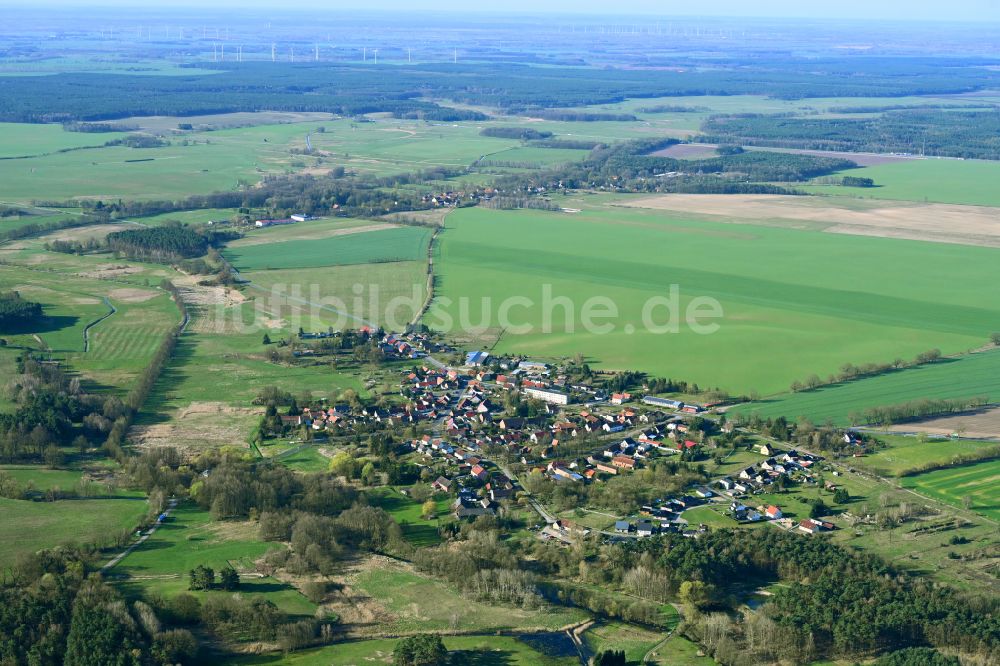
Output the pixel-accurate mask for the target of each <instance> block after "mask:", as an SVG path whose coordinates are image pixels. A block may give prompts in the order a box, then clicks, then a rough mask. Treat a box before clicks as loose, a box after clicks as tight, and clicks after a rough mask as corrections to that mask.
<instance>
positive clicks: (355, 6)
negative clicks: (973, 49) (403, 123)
mask: <svg viewBox="0 0 1000 666" xmlns="http://www.w3.org/2000/svg"><path fill="white" fill-rule="evenodd" d="M0 7H11V8H14V7H22V8H29V9H30V8H40V7H74V8H86V7H94V8H102V7H115V8H120V7H133V8H135V9H137V10H143V11H150V10H155V9H156V8H158V7H162V8H164V9H177V8H184V9H194V8H200V9H204V10H206V11H212V10H214V9H218V8H223V7H240V8H244V9H254V10H267V9H269V8H274V9H275V10H276V11H278V10H283V11H287V10H290V9H294V10H313V11H316V10H321V11H326V12H338V11H407V12H410V13H412V12H420V11H429V12H462V13H465V14H478V15H482V14H512V13H521V14H551V13H558V14H564V15H589V16H598V15H608V16H630V15H658V16H664V17H669V16H676V17H689V16H697V17H706V18H710V17H719V18H722V17H746V18H790V19H799V18H801V19H853V20H865V19H869V20H878V21H883V20H898V21H901V22H907V21H955V22H971V21H975V22H994V21H1000V0H957V1H956V2H952V3H948V4H947V5H945V4H942V3H937V2H933V3H932V2H922V3H912V2H906V1H904V0H883V1H882V2H879V3H872V2H870V0H841V2H838V3H836V4H834V5H822V6H809V5H807V4H805V3H802V2H801V1H800V0H770V1H767V2H757V3H747V2H745V1H740V0H706V1H703V2H697V1H692V0H679V1H675V2H663V1H662V0H660V1H657V0H633V2H631V3H629V5H628V11H627V12H623V11H621V8H620V6H618V5H614V6H613V9H608V3H607V2H604V1H598V0H544V1H543V2H537V1H535V2H532V1H531V0H506V1H505V2H504V3H503V6H502V7H496V8H488V9H484V8H476V9H471V10H470V9H469V7H468V4H467V3H466V2H462V1H460V0H422V1H419V2H407V1H405V0H370V1H366V2H359V1H357V0H349V1H347V2H333V3H330V2H321V1H318V0H287V1H283V2H281V3H277V2H275V0H216V1H215V2H213V3H211V5H207V6H206V5H205V3H202V2H198V1H197V0H149V1H147V2H136V1H135V0H97V1H94V0H35V1H32V2H26V1H25V0H0Z"/></svg>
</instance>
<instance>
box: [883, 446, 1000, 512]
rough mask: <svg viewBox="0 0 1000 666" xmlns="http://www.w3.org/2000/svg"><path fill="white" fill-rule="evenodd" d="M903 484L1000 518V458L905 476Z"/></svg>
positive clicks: (954, 504)
mask: <svg viewBox="0 0 1000 666" xmlns="http://www.w3.org/2000/svg"><path fill="white" fill-rule="evenodd" d="M902 481H903V486H904V487H906V488H912V489H913V490H915V491H917V492H918V493H922V494H924V495H928V496H930V497H933V498H934V499H937V500H941V501H942V502H946V503H948V504H951V505H953V506H965V505H966V502H968V508H969V509H971V510H972V511H975V512H976V513H978V514H981V515H983V516H985V517H986V518H989V519H991V520H994V521H995V520H1000V459H998V460H988V461H984V462H979V463H973V464H970V465H958V466H956V467H948V468H945V469H939V470H934V471H933V472H925V473H923V474H917V475H915V476H908V477H905V478H904V479H903V480H902Z"/></svg>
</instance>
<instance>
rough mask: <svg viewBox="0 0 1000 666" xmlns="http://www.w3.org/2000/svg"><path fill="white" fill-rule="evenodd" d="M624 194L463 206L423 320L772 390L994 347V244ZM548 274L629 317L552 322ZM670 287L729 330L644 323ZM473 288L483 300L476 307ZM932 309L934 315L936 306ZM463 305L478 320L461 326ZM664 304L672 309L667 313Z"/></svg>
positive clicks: (737, 388) (568, 290) (605, 362)
mask: <svg viewBox="0 0 1000 666" xmlns="http://www.w3.org/2000/svg"><path fill="white" fill-rule="evenodd" d="M618 201H634V199H630V198H627V197H624V198H621V199H620V200H619V199H617V198H614V197H606V196H603V197H595V198H594V200H593V201H590V200H588V198H587V197H586V196H583V197H576V198H573V199H569V200H568V201H567V204H566V205H572V206H575V207H577V208H581V209H582V212H581V213H578V214H565V213H550V212H540V211H492V210H482V209H463V210H459V211H456V212H455V213H454V214H452V215H451V216H449V218H448V223H447V224H448V229H447V230H446V231H445V232H444V233H443V234H442V236H441V240H440V249H439V252H438V257H437V261H436V262H435V274H436V277H437V284H438V291H436V293H435V297H436V298H438V300H436V301H435V303H434V304H433V305H432V307H431V310H430V311H429V313H428V315H427V316H426V317H425V323H427V324H428V325H429V326H431V327H432V328H435V327H436V326H440V325H441V324H442V323H451V324H452V328H453V330H455V331H456V332H458V329H460V328H464V330H461V333H463V334H468V333H469V329H472V333H474V334H476V335H477V336H478V340H479V342H478V344H480V345H486V346H491V345H493V344H494V343H495V342H496V341H497V339H498V337H499V338H500V341H499V345H498V346H497V348H496V349H497V351H503V352H512V353H526V354H532V355H537V356H542V357H547V358H555V357H564V356H571V355H573V354H575V353H578V352H580V353H584V354H585V355H586V356H587V357H588V360H589V361H590V362H591V363H592V364H594V365H596V366H598V367H602V368H607V369H619V370H624V369H637V370H643V371H646V372H649V373H652V374H655V375H660V376H668V377H684V378H685V379H686V380H687V381H693V382H697V383H698V384H699V385H700V386H702V387H706V386H711V387H720V388H722V389H725V390H729V391H731V392H750V391H753V390H756V391H758V392H760V393H762V394H765V395H766V394H770V393H775V392H778V391H781V390H783V389H785V388H786V387H787V386H788V385H789V384H790V383H791V382H792V381H793V380H796V379H804V378H805V377H806V376H808V375H809V374H811V373H817V374H819V375H821V376H825V375H827V374H829V373H832V372H834V371H836V370H838V369H839V368H840V367H841V366H842V365H843V364H844V363H846V362H851V363H855V364H860V363H864V362H875V361H883V362H884V361H887V360H891V359H892V358H895V357H897V356H902V357H905V358H912V357H914V356H915V355H916V354H918V353H920V352H922V351H925V350H927V349H929V348H932V347H938V348H940V349H941V350H942V351H944V352H945V353H955V352H961V351H965V350H968V349H972V348H977V347H981V346H982V345H983V343H984V342H985V341H986V340H987V337H988V335H989V333H990V332H991V328H992V327H993V326H995V321H996V316H997V315H996V310H995V309H994V305H993V303H994V300H993V299H991V298H990V296H989V295H988V293H987V292H989V290H990V289H991V287H990V286H988V285H990V284H992V283H993V282H994V280H995V278H996V277H997V268H996V267H997V265H998V264H997V262H996V258H997V250H993V249H990V248H982V247H966V246H957V245H940V244H929V243H918V242H912V241H904V240H895V239H882V238H866V237H855V236H848V235H843V234H827V233H823V232H818V231H811V230H798V229H786V228H775V227H765V226H760V225H755V224H741V225H733V224H728V223H720V222H715V221H709V220H706V219H695V218H694V217H693V216H687V215H683V214H678V213H672V212H667V211H651V210H641V209H629V208H623V207H620V206H615V205H613V204H614V203H616V202H618ZM954 280H961V281H962V284H963V285H966V286H965V288H964V289H963V290H962V292H960V293H957V292H955V290H953V289H950V288H948V286H947V285H949V284H951V283H952V281H954ZM543 285H550V286H551V292H549V293H550V295H551V298H550V301H551V299H554V298H557V297H568V298H570V299H571V300H572V302H573V303H572V305H573V308H575V312H576V313H577V315H579V313H580V312H581V309H582V307H583V305H584V302H585V301H587V299H589V298H592V297H606V298H609V299H610V300H611V302H613V303H614V306H615V307H616V308H617V311H618V313H619V316H618V317H617V318H615V317H612V318H606V319H603V320H601V321H600V323H602V324H604V323H607V322H608V321H610V322H612V323H613V324H614V325H613V330H611V331H610V332H606V333H605V334H588V333H587V332H586V331H583V330H581V328H580V323H579V320H577V322H576V327H575V330H573V331H571V330H569V329H568V328H567V326H566V323H567V322H566V314H565V308H564V307H563V306H557V307H553V308H551V313H552V315H553V316H552V321H551V322H550V324H549V326H550V327H551V328H550V330H551V332H545V331H544V326H543V325H544V324H545V322H544V321H543V308H542V304H543V300H542V297H543ZM671 285H678V288H679V292H680V299H679V300H680V306H681V308H686V307H687V306H688V305H689V304H690V303H691V301H692V299H694V298H696V297H700V296H708V297H712V298H715V299H717V300H718V302H719V303H720V304H721V306H722V309H723V312H724V316H723V317H722V318H721V319H719V320H718V321H717V323H718V324H719V328H718V330H717V332H715V333H713V334H711V335H698V334H695V333H693V332H692V331H690V330H684V327H683V326H682V327H681V329H682V330H681V331H680V332H679V333H676V334H670V335H657V334H653V333H650V332H647V331H646V330H644V327H643V325H642V323H643V322H642V317H641V315H642V309H643V306H644V304H645V303H647V302H649V299H651V298H653V297H665V296H668V295H669V294H670V292H669V289H670V286H671ZM514 296H527V297H528V298H530V299H532V300H533V301H534V303H533V305H531V306H523V305H518V307H517V308H514V309H512V310H509V312H511V313H512V317H511V319H512V323H513V324H517V325H521V324H526V325H529V326H530V328H531V331H530V332H524V331H523V329H522V330H521V332H520V334H519V333H518V332H517V331H515V330H514V327H513V326H508V327H507V331H506V332H504V333H503V335H502V337H501V330H502V328H503V326H501V324H500V322H499V318H498V314H499V313H498V310H497V308H498V307H499V304H500V303H503V302H504V299H506V298H510V297H514ZM439 297H443V298H445V299H447V300H442V298H439ZM463 299H465V300H464V302H465V303H466V304H468V303H471V306H469V305H466V306H464V307H467V308H468V309H467V310H466V312H465V313H462V312H460V311H459V304H460V302H462V300H463ZM485 299H490V304H486V300H485ZM484 304H486V305H485V306H484ZM483 310H485V311H483ZM928 312H935V313H936V316H935V317H934V318H933V319H930V320H928V319H927V317H926V313H928ZM463 316H464V320H465V323H466V324H467V325H466V326H464V327H460V326H457V325H455V322H459V323H462V319H463ZM666 316H667V315H666V314H665V312H664V311H663V309H662V308H661V309H660V312H659V313H658V314H657V317H658V318H657V319H655V320H654V322H658V323H663V322H664V321H665V320H666ZM514 319H516V321H513V320H514ZM748 350H752V351H750V352H749V353H748ZM706 358H709V359H712V363H705V362H704V359H706ZM984 360H986V359H984ZM976 363H977V362H975V361H974V362H973V363H972V365H976ZM987 363H988V361H987ZM948 365H949V364H947V363H943V364H941V366H940V367H941V368H944V367H946V366H948ZM933 369H934V370H937V369H938V366H935V368H933ZM971 369H972V370H973V373H972V375H969V374H967V373H956V375H955V377H956V379H961V381H962V384H963V385H965V388H966V389H967V388H968V386H969V385H970V384H975V383H976V380H975V379H971V377H976V376H979V377H982V378H983V379H982V380H981V381H983V382H989V381H991V379H989V378H988V377H987V375H986V372H988V371H985V368H984V369H983V370H984V372H981V373H978V374H977V373H975V369H974V368H971ZM885 379H889V378H885ZM980 383H981V382H980ZM979 392H980V391H976V390H974V391H972V393H973V394H978V393H979ZM793 397H798V396H793ZM824 405H825V402H824ZM844 415H845V416H846V413H845V414H844ZM822 420H823V419H819V421H818V422H822Z"/></svg>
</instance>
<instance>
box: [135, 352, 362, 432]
mask: <svg viewBox="0 0 1000 666" xmlns="http://www.w3.org/2000/svg"><path fill="white" fill-rule="evenodd" d="M261 337H262V334H256V333H255V334H246V335H237V334H229V335H226V334H212V333H199V332H194V333H191V334H185V335H184V336H182V337H181V339H180V341H179V342H178V345H177V350H176V352H175V354H174V356H173V357H172V358H171V361H170V363H169V364H168V365H167V367H166V369H165V370H164V371H163V373H162V374H161V375H160V379H159V381H158V382H157V383H156V386H155V387H154V389H153V395H152V397H151V398H150V401H149V403H148V404H149V405H151V406H153V410H154V412H155V413H163V412H169V411H172V410H176V409H182V408H184V407H187V406H188V405H190V404H191V403H192V402H221V403H224V404H228V405H233V406H241V407H249V406H250V403H251V402H252V401H253V399H254V397H256V396H257V394H258V393H259V392H260V390H261V389H262V388H263V387H265V386H271V385H273V386H277V387H279V388H281V389H282V390H285V391H291V392H292V393H295V394H296V395H300V394H301V393H302V392H304V391H311V392H312V393H313V395H314V396H316V397H317V398H320V397H330V398H334V397H336V396H337V395H339V393H340V392H342V391H343V390H345V389H353V390H355V391H357V392H358V393H359V394H361V395H366V392H365V391H364V390H363V388H362V387H361V385H360V382H359V381H358V379H357V378H356V377H355V376H353V375H348V374H344V373H342V372H338V371H336V370H334V369H332V368H330V367H329V366H328V365H326V364H325V363H319V364H315V365H308V364H303V365H294V366H288V365H283V364H280V363H273V362H271V361H270V360H269V359H268V358H267V356H266V353H267V351H268V350H267V349H266V348H265V347H264V345H262V344H261ZM149 419H152V420H153V421H156V420H158V419H157V417H154V416H153V413H151V414H148V415H146V416H145V417H143V418H141V419H140V421H143V422H149Z"/></svg>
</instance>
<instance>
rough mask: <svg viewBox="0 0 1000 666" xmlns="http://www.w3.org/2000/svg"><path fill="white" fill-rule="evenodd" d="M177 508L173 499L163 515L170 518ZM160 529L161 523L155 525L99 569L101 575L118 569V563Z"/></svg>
mask: <svg viewBox="0 0 1000 666" xmlns="http://www.w3.org/2000/svg"><path fill="white" fill-rule="evenodd" d="M175 508H177V500H176V499H172V500H170V501H169V502H168V503H167V508H166V510H165V511H164V512H163V515H164V516H167V517H169V516H170V514H171V512H172V511H173V510H174V509H175ZM159 528H160V523H156V524H155V525H153V526H152V527H150V528H149V531H148V532H146V533H145V534H143V535H142V536H141V537H139V540H138V541H136V542H135V543H133V544H132V545H131V546H129V547H128V548H126V549H125V550H123V551H122V552H120V553H118V554H117V555H115V556H114V557H113V558H111V561H110V562H108V563H107V564H105V565H104V566H103V567H101V568H100V569H99V571H100V572H101V573H105V572H106V571H109V570H111V569H113V568H114V567H116V566H117V565H118V563H119V562H121V561H122V560H124V559H125V558H126V557H127V556H128V555H129V554H130V553H131V552H132V551H134V550H135V549H136V548H138V547H139V546H141V545H142V544H144V543H146V540H147V539H149V537H151V536H153V534H155V533H156V530H158V529H159Z"/></svg>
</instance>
